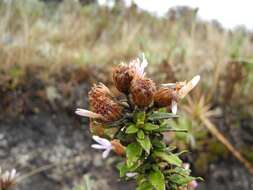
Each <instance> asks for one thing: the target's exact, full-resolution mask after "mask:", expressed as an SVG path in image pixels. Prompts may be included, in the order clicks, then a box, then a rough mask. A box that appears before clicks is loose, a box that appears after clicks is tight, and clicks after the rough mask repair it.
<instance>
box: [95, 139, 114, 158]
mask: <svg viewBox="0 0 253 190" xmlns="http://www.w3.org/2000/svg"><path fill="white" fill-rule="evenodd" d="M92 138H93V139H94V141H96V142H97V143H98V144H93V145H91V147H92V148H94V149H99V150H104V152H103V154H102V157H103V158H106V157H108V155H109V153H110V151H111V150H112V149H113V146H112V144H111V142H110V141H109V140H107V139H104V138H101V137H98V136H93V137H92Z"/></svg>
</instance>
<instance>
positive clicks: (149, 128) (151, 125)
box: [143, 123, 159, 131]
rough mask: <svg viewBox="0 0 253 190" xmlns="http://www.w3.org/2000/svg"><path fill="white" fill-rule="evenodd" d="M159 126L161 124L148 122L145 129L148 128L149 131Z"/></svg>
mask: <svg viewBox="0 0 253 190" xmlns="http://www.w3.org/2000/svg"><path fill="white" fill-rule="evenodd" d="M158 128H159V125H154V124H152V123H146V124H145V125H144V127H143V129H144V130H147V131H153V130H156V129H158Z"/></svg>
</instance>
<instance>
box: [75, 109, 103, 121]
mask: <svg viewBox="0 0 253 190" xmlns="http://www.w3.org/2000/svg"><path fill="white" fill-rule="evenodd" d="M75 113H76V114H77V115H81V116H84V117H89V118H94V119H97V118H100V119H103V118H104V117H103V116H102V115H100V114H97V113H94V112H92V111H89V110H85V109H81V108H77V109H76V111H75Z"/></svg>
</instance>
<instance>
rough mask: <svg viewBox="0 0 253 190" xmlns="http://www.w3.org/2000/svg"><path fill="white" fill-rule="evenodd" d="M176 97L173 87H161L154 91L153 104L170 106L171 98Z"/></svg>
mask: <svg viewBox="0 0 253 190" xmlns="http://www.w3.org/2000/svg"><path fill="white" fill-rule="evenodd" d="M176 99H177V94H176V91H175V90H174V89H171V88H161V89H159V90H157V91H156V92H155V95H154V104H155V106H157V107H167V106H170V105H171V103H172V100H176Z"/></svg>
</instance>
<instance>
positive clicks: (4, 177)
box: [0, 168, 18, 190]
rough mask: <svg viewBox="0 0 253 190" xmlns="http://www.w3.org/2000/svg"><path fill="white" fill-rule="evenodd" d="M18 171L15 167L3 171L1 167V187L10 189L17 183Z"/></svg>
mask: <svg viewBox="0 0 253 190" xmlns="http://www.w3.org/2000/svg"><path fill="white" fill-rule="evenodd" d="M17 176H18V173H17V171H16V170H15V169H12V170H11V171H5V172H2V170H1V168H0V189H1V190H2V189H6V190H7V189H9V188H11V187H12V186H13V185H15V183H16V178H17Z"/></svg>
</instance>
